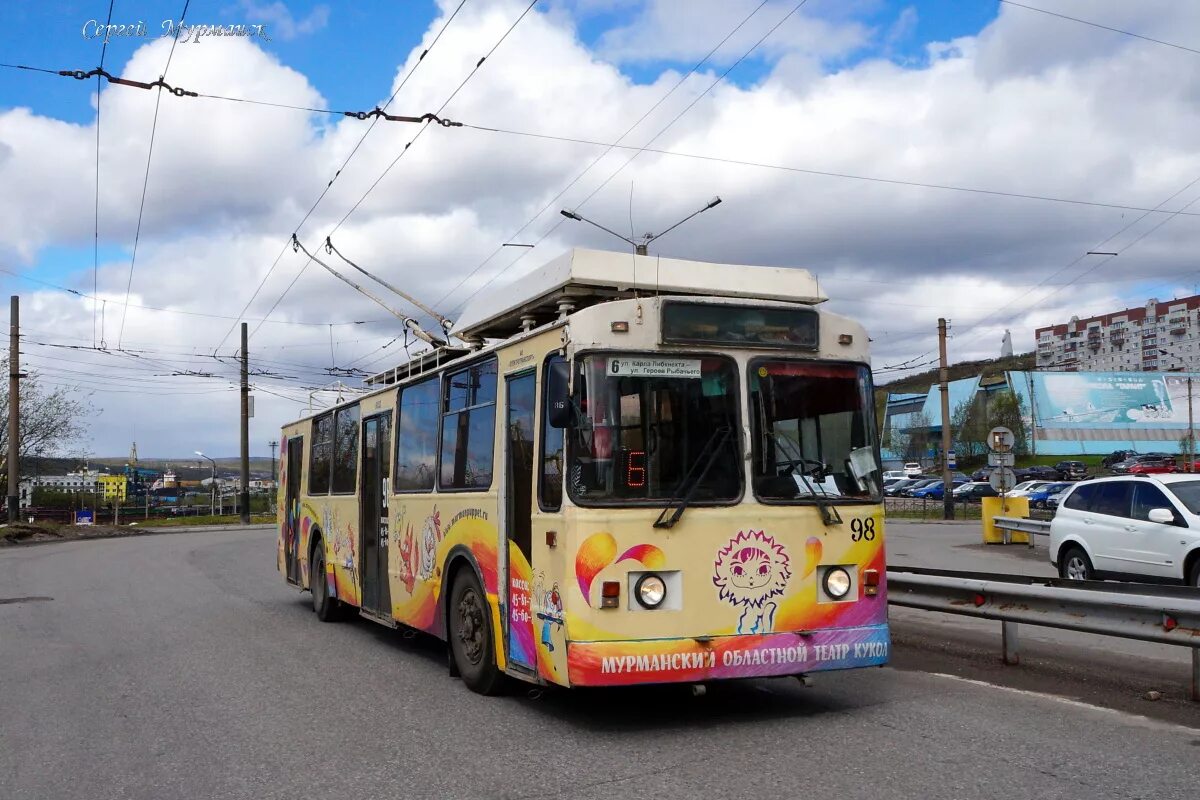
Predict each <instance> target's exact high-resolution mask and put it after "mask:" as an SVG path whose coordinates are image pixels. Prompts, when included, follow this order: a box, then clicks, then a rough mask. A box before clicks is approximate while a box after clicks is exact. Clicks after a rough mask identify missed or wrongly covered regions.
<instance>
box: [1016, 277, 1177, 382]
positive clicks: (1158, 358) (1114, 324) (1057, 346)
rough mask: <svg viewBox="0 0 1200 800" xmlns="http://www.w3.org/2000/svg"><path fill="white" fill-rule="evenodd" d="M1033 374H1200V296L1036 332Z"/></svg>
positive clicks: (1073, 321)
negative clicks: (1042, 372) (1043, 371)
mask: <svg viewBox="0 0 1200 800" xmlns="http://www.w3.org/2000/svg"><path fill="white" fill-rule="evenodd" d="M1034 335H1035V336H1036V337H1037V358H1036V362H1035V363H1036V368H1037V369H1039V370H1056V371H1061V372H1181V371H1186V372H1194V371H1200V296H1196V295H1194V296H1192V297H1184V298H1180V299H1177V300H1171V301H1168V302H1165V303H1160V302H1158V300H1154V299H1152V300H1150V301H1149V302H1148V303H1146V305H1145V306H1144V307H1142V308H1127V309H1125V310H1124V311H1116V312H1113V313H1110V314H1101V315H1100V316H1096V317H1088V318H1086V319H1080V318H1078V317H1072V318H1071V321H1070V322H1067V323H1065V324H1062V325H1050V326H1047V327H1045V328H1038V329H1037V331H1035V334H1034Z"/></svg>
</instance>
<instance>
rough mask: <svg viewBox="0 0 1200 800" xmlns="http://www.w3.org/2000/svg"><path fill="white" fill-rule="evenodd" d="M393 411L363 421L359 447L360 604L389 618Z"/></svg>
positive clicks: (390, 602)
mask: <svg viewBox="0 0 1200 800" xmlns="http://www.w3.org/2000/svg"><path fill="white" fill-rule="evenodd" d="M391 429H392V412H390V411H387V412H384V413H383V414H376V415H375V416H373V417H367V418H366V419H365V420H364V421H363V448H362V474H363V477H362V492H361V495H360V496H361V497H362V507H361V515H362V516H361V524H360V526H359V530H361V531H362V554H363V563H362V584H363V585H362V607H363V611H366V612H369V613H371V614H377V615H379V616H385V617H388V618H389V619H390V618H391V616H392V593H391V588H390V587H389V586H388V507H387V498H388V483H389V476H390V475H391V459H390V454H391V451H392V447H391Z"/></svg>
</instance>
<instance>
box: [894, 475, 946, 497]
mask: <svg viewBox="0 0 1200 800" xmlns="http://www.w3.org/2000/svg"><path fill="white" fill-rule="evenodd" d="M941 480H942V479H941V478H929V477H926V478H924V479H923V480H919V481H917V482H916V483H914V484H912V485H911V486H909V487H907V488H905V489H904V490H903V491H902V492H901V494H902V495H903V496H905V497H912V496H913V492H915V491H917V490H918V489H924V488H925V487H926V486H930V485H932V484H934V483H940V482H941Z"/></svg>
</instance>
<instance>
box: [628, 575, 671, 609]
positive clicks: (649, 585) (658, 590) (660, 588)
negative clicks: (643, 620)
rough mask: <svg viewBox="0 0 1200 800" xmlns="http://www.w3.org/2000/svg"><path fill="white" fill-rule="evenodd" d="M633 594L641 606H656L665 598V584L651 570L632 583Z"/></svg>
mask: <svg viewBox="0 0 1200 800" xmlns="http://www.w3.org/2000/svg"><path fill="white" fill-rule="evenodd" d="M633 596H634V597H636V598H637V601H638V602H639V603H641V604H642V607H643V608H658V607H659V606H660V605H662V602H663V600H666V599H667V584H666V582H665V581H663V579H662V578H660V577H659V576H657V575H655V574H654V573H653V572H647V573H646V574H645V575H643V576H642V577H640V578H638V581H637V583H636V584H634V586H633Z"/></svg>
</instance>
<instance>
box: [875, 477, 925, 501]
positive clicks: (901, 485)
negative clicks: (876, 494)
mask: <svg viewBox="0 0 1200 800" xmlns="http://www.w3.org/2000/svg"><path fill="white" fill-rule="evenodd" d="M920 481H921V479H919V478H901V479H900V480H898V481H896V482H895V483H893V484H892V485H891V486H887V487H885V488H884V490H883V493H884V494H885V495H887V496H889V497H897V496H899V494H900V493H901V492H903V491H904V490H905V489H907V488H908V487H909V486H912V485H913V484H914V483H920Z"/></svg>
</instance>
